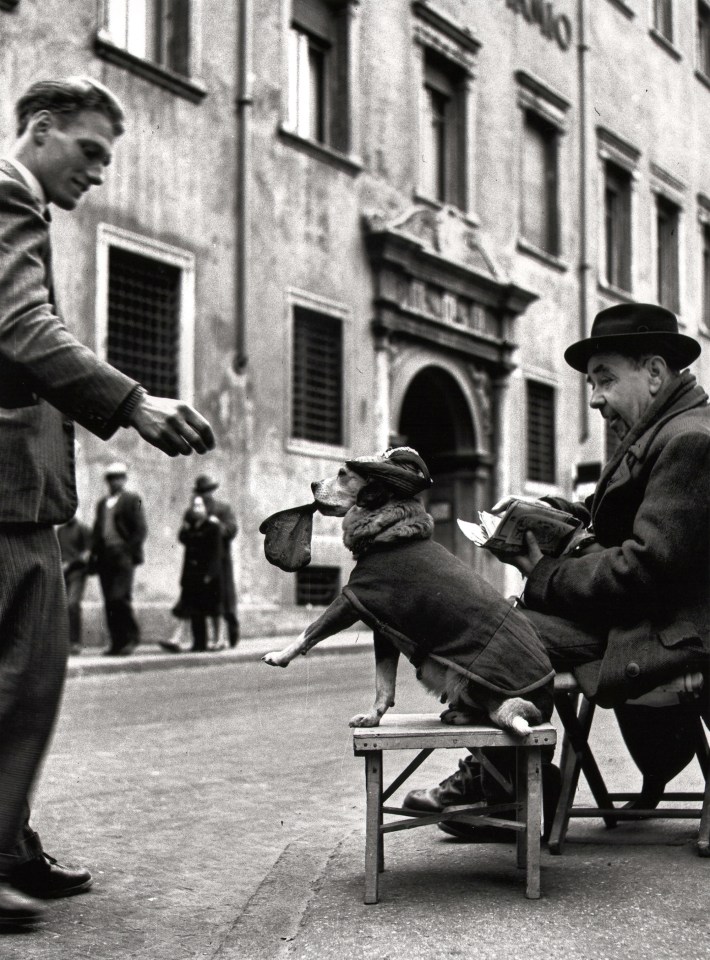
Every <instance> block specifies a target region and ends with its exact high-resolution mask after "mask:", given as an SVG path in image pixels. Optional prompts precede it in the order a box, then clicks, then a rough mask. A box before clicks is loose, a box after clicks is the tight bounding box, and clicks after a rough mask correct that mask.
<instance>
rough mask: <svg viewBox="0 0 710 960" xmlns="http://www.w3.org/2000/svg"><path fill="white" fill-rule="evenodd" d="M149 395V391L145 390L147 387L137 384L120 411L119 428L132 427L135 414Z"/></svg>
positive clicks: (118, 416) (118, 417)
mask: <svg viewBox="0 0 710 960" xmlns="http://www.w3.org/2000/svg"><path fill="white" fill-rule="evenodd" d="M147 395H148V391H147V390H146V389H145V387H142V386H141V385H140V384H139V383H137V384H136V385H135V387H134V388H133V389H132V390H131V392H130V393H129V394H128V396H127V397H126V399H125V400H124V401H123V403H122V404H121V406H120V407H119V409H118V412H117V415H116V419H117V420H118V425H119V426H121V427H130V426H131V420H132V418H133V414H134V413H135V412H136V410H137V409H138V407H139V406H140V404H141V401H142V400H143V397H145V396H147Z"/></svg>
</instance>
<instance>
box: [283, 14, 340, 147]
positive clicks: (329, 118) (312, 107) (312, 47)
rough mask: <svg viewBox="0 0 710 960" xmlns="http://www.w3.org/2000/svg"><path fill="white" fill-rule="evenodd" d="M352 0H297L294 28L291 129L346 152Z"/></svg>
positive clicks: (290, 55)
mask: <svg viewBox="0 0 710 960" xmlns="http://www.w3.org/2000/svg"><path fill="white" fill-rule="evenodd" d="M350 2H352V0H338V2H334V3H330V2H327V0H293V6H292V21H291V26H290V28H289V33H288V103H287V115H286V124H285V126H286V128H287V129H288V130H290V131H291V132H292V133H295V134H297V135H298V136H299V137H303V138H304V139H306V140H313V141H314V142H315V143H321V144H323V145H324V146H327V147H332V148H333V149H334V150H339V151H340V152H342V153H347V152H348V151H349V150H350V139H351V133H350V102H349V91H348V85H349V79H348V71H349V58H350V49H349V47H350V37H349V32H350V18H349V16H348V6H349V3H350Z"/></svg>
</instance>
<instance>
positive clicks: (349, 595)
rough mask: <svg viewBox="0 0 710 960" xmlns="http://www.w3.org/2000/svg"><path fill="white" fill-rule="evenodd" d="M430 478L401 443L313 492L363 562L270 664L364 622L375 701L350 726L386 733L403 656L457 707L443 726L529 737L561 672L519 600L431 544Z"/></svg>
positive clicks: (545, 713) (351, 464)
mask: <svg viewBox="0 0 710 960" xmlns="http://www.w3.org/2000/svg"><path fill="white" fill-rule="evenodd" d="M431 482H432V481H431V477H430V475H429V471H428V469H427V467H426V464H425V463H424V461H423V459H422V458H421V457H420V456H419V454H418V453H417V452H416V451H415V450H412V449H411V448H409V447H395V448H391V449H389V450H387V451H386V452H385V453H384V454H379V455H377V456H371V457H359V458H357V459H355V460H349V461H346V463H345V464H344V465H343V466H341V468H340V469H339V471H338V473H337V475H336V476H334V477H331V478H329V479H326V480H320V481H316V482H314V483H313V484H311V488H312V491H313V496H314V501H315V508H316V509H317V510H318V511H319V512H320V513H322V514H325V515H327V516H338V517H343V542H344V543H345V545H346V547H348V549H349V550H350V551H351V552H352V553H353V556H354V557H355V558H356V560H357V563H356V565H355V568H354V569H353V571H352V574H351V576H350V579H349V581H348V584H347V585H346V586H345V587H344V588H343V591H342V592H341V594H340V595H339V596H338V597H336V599H335V600H334V601H333V602H332V603H331V604H330V606H329V607H327V608H326V610H325V611H324V612H323V614H322V615H321V616H320V617H319V618H318V619H317V620H315V621H314V622H313V623H311V624H310V625H309V626H308V627H307V628H306V629H305V630H304V631H303V633H302V634H301V635H300V636H299V637H298V638H297V639H296V640H295V641H294V642H293V643H292V644H290V645H289V646H287V647H285V648H284V649H283V650H279V651H274V652H271V653H267V654H266V655H265V656H264V657H262V659H263V660H264V662H265V663H267V664H270V665H271V666H276V667H286V666H288V664H289V663H290V662H291V661H292V660H293V659H294V658H295V657H296V656H298V655H305V654H306V653H307V652H308V651H309V650H310V649H311V648H312V647H313V646H315V644H317V643H320V642H321V641H322V640H325V639H326V638H327V637H330V636H333V635H334V634H336V633H338V632H339V631H341V630H345V629H347V628H348V627H351V626H352V625H353V624H355V623H356V622H357V621H359V620H362V621H364V622H365V623H366V624H367V625H368V626H370V627H371V628H372V630H373V633H374V647H375V661H376V679H375V702H374V704H373V706H372V708H371V709H370V710H369V711H368V712H367V713H361V714H357V715H356V716H354V717H353V718H352V719H351V720H350V726H355V727H372V726H377V725H378V724H379V722H380V718H381V717H382V716H383V714H384V713H385V712H386V711H387V710H388V709H389V707H391V706H393V705H394V697H395V684H396V674H397V666H398V661H399V657H400V654H404V655H405V656H406V657H407V658H408V659H409V660H410V662H411V663H412V664H413V666H414V667H415V668H416V670H417V678H418V679H419V680H420V681H421V683H422V684H423V685H424V686H425V687H426V688H427V689H428V690H429V691H430V692H431V693H433V694H435V695H436V696H437V697H439V698H440V700H441V702H442V703H448V705H449V706H448V709H447V710H445V711H444V713H442V715H441V718H442V720H444V721H445V722H448V723H473V722H481V721H482V720H484V721H485V720H486V719H489V720H491V721H492V722H493V723H494V724H495V725H496V726H498V727H501V728H503V729H506V730H509V731H512V732H514V733H516V734H519V735H521V736H524V735H526V734H527V733H528V732H529V731H530V724H537V723H541V722H542V721H543V720H547V719H549V717H550V715H551V713H552V692H551V691H552V678H553V675H554V674H553V670H552V665H551V664H550V661H549V658H548V656H547V652H546V651H545V648H544V646H543V644H542V641H541V640H540V638H539V637H538V635H537V633H536V632H535V630H534V628H533V627H532V625H531V624H530V623H529V621H527V620H526V618H525V617H524V616H523V615H522V614H521V613H520V612H519V611H518V610H516V609H515V608H514V606H513V605H512V603H511V602H510V601H509V600H506V599H504V598H503V597H501V596H500V595H499V594H498V593H497V592H496V591H495V590H494V589H493V588H492V587H491V586H490V584H488V583H487V582H486V581H485V580H483V579H482V578H481V577H480V576H478V575H477V574H476V573H474V572H473V571H472V570H471V569H469V567H467V566H466V565H465V564H464V563H463V562H462V561H460V560H459V559H458V558H457V557H455V556H454V555H453V554H451V553H450V552H449V551H448V550H446V549H445V548H444V547H442V546H441V545H440V544H438V543H436V542H435V541H434V540H432V533H433V530H434V521H433V519H432V518H431V516H430V515H429V514H428V513H427V512H426V511H425V509H424V507H423V505H422V503H421V501H420V500H418V499H417V498H416V494H417V493H420V492H422V491H423V490H425V489H427V488H428V487H429V486H430V485H431ZM304 509H305V508H304ZM266 524H268V521H265V525H262V528H263V529H266Z"/></svg>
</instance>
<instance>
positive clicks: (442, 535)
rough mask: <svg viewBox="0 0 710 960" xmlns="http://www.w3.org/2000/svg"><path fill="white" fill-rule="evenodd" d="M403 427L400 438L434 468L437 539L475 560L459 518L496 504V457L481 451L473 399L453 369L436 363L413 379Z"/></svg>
mask: <svg viewBox="0 0 710 960" xmlns="http://www.w3.org/2000/svg"><path fill="white" fill-rule="evenodd" d="M398 430H399V437H398V440H399V441H400V442H402V443H406V444H408V445H410V446H412V447H414V448H415V449H416V450H418V451H419V453H420V454H421V455H422V456H423V457H424V460H425V461H426V463H427V464H428V466H429V469H430V471H431V475H432V478H433V480H434V485H433V487H432V489H431V491H430V493H429V494H428V497H427V507H428V509H429V511H430V512H431V514H432V516H433V517H434V520H435V522H436V527H435V533H434V536H435V539H436V540H438V542H439V543H441V544H443V546H445V547H447V548H448V549H449V550H451V551H452V552H453V553H455V554H457V555H458V556H461V557H462V559H466V560H467V561H469V562H472V561H473V562H474V563H475V562H476V559H475V553H474V551H473V550H472V545H471V544H470V542H469V541H468V540H466V538H465V537H463V535H462V534H461V533H460V531H459V530H458V527H457V526H456V518H457V517H461V518H463V519H470V520H472V519H475V518H476V517H477V512H478V510H481V509H485V508H486V507H488V506H490V496H491V457H490V456H489V455H488V454H486V453H482V452H481V444H480V443H479V442H478V438H477V436H476V429H475V425H474V421H473V417H472V413H471V409H470V405H469V402H468V399H467V398H466V396H465V395H464V392H463V390H462V389H461V386H460V385H459V384H458V383H457V381H456V379H455V378H454V377H453V376H452V375H451V373H449V372H448V371H447V370H444V369H442V368H441V367H437V366H435V365H433V364H432V365H429V366H426V367H424V368H423V369H421V370H420V371H419V372H418V373H417V374H416V375H415V376H414V377H413V378H412V380H411V382H410V383H409V384H408V386H407V389H406V391H405V394H404V397H403V400H402V404H401V407H400V415H399V423H398ZM476 553H480V551H476ZM476 565H478V564H477V563H476Z"/></svg>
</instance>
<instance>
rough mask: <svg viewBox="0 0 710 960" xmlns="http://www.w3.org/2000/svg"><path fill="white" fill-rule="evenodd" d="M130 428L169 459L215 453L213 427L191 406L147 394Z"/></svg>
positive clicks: (137, 409)
mask: <svg viewBox="0 0 710 960" xmlns="http://www.w3.org/2000/svg"><path fill="white" fill-rule="evenodd" d="M130 425H131V426H132V427H134V428H135V429H136V430H137V431H138V433H139V434H140V435H141V436H142V437H143V439H144V440H147V441H148V443H150V444H152V445H153V446H154V447H157V448H158V450H162V451H163V453H167V455H168V456H169V457H177V456H180V455H181V454H183V455H186V456H187V455H189V454H191V453H192V452H193V450H194V451H195V452H196V453H207V451H208V450H214V447H215V438H214V433H213V432H212V427H211V426H210V425H209V423H208V422H207V421H206V420H205V418H204V417H203V416H202V415H201V414H199V413H198V412H197V410H193V408H192V407H191V406H190V404H189V403H184V401H182V400H172V399H170V398H168V397H153V396H151V395H150V394H146V395H145V396H144V397H143V399H142V400H141V402H140V403H139V404H138V406H137V407H136V409H135V411H134V412H133V415H132V416H131V419H130Z"/></svg>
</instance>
